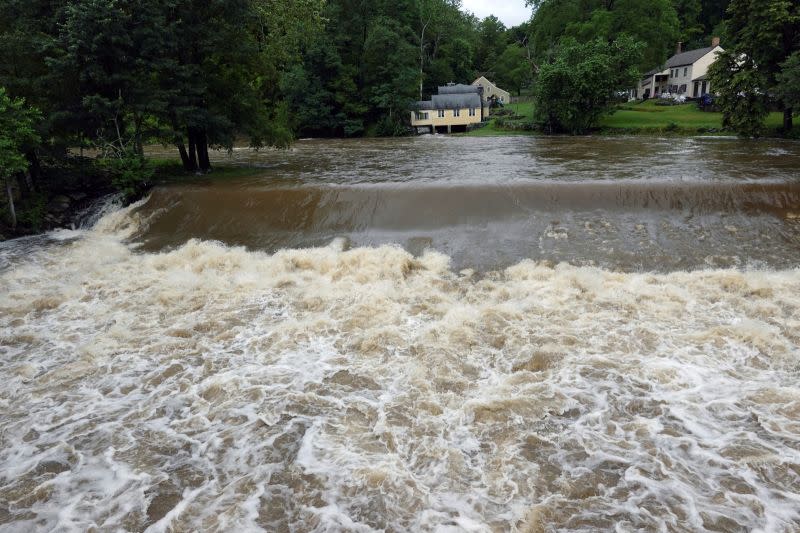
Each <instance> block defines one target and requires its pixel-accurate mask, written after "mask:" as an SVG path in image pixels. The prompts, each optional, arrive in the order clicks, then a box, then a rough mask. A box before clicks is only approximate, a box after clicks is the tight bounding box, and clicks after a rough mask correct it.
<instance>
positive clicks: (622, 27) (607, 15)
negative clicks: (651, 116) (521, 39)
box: [530, 0, 680, 71]
mask: <svg viewBox="0 0 800 533" xmlns="http://www.w3.org/2000/svg"><path fill="white" fill-rule="evenodd" d="M530 3H532V4H534V5H537V6H538V7H537V9H536V12H535V14H534V17H533V22H532V26H533V32H532V35H531V41H532V49H533V55H534V59H535V61H536V62H537V63H540V62H546V61H547V60H548V59H549V58H550V57H551V56H552V55H553V54H554V53H555V52H556V49H557V45H558V43H559V42H560V40H561V38H562V37H572V38H574V39H576V40H577V41H578V42H583V43H587V42H591V41H594V40H595V39H604V40H606V41H609V42H610V41H614V40H616V39H618V38H619V37H620V36H622V35H627V36H629V37H632V38H633V39H634V40H635V41H639V42H642V43H644V45H645V46H644V47H643V48H642V50H641V54H640V56H639V58H638V60H637V62H636V64H635V66H637V67H639V69H640V70H642V71H645V70H648V69H650V68H652V67H653V66H654V65H659V64H661V63H663V62H664V60H666V58H667V56H668V54H669V53H671V52H672V50H674V47H675V42H676V41H677V40H678V35H679V29H680V28H679V26H680V24H679V21H678V15H677V13H676V11H675V8H674V7H673V5H672V3H671V2H670V0H616V1H614V2H609V1H607V0H540V1H536V2H530Z"/></svg>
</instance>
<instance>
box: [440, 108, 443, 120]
mask: <svg viewBox="0 0 800 533" xmlns="http://www.w3.org/2000/svg"><path fill="white" fill-rule="evenodd" d="M439 118H444V109H440V110H439Z"/></svg>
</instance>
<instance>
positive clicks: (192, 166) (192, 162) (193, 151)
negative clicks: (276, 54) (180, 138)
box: [187, 128, 197, 172]
mask: <svg viewBox="0 0 800 533" xmlns="http://www.w3.org/2000/svg"><path fill="white" fill-rule="evenodd" d="M188 137H189V168H187V170H188V171H189V172H196V171H197V148H196V146H195V138H194V129H193V128H189V130H188Z"/></svg>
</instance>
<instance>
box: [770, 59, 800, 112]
mask: <svg viewBox="0 0 800 533" xmlns="http://www.w3.org/2000/svg"><path fill="white" fill-rule="evenodd" d="M776 80H777V82H778V83H777V86H776V88H775V93H776V95H777V96H778V98H780V99H781V101H782V102H783V103H784V104H785V105H786V106H787V107H789V108H791V109H793V110H794V111H795V113H797V112H800V51H798V52H794V53H793V54H792V55H790V56H789V58H788V59H787V60H786V61H784V62H783V63H781V70H780V72H779V73H778V75H777V77H776Z"/></svg>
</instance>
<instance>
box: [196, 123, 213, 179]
mask: <svg viewBox="0 0 800 533" xmlns="http://www.w3.org/2000/svg"><path fill="white" fill-rule="evenodd" d="M197 162H198V163H199V164H200V170H201V171H202V172H211V161H209V159H208V137H207V136H206V130H204V129H201V130H198V131H197Z"/></svg>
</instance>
